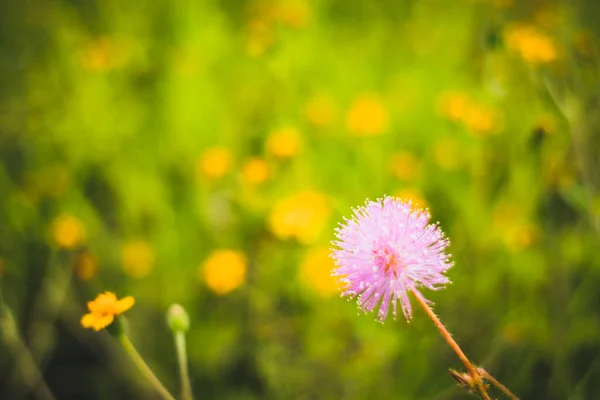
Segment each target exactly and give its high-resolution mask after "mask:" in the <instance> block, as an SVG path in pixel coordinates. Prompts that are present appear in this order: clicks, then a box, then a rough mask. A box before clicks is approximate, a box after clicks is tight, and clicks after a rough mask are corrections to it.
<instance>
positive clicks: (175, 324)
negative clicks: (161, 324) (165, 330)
mask: <svg viewBox="0 0 600 400" xmlns="http://www.w3.org/2000/svg"><path fill="white" fill-rule="evenodd" d="M167 324H168V325H169V328H171V330H172V331H173V332H175V333H177V332H187V331H188V329H190V317H189V315H188V313H187V312H186V311H185V309H184V308H183V307H182V306H180V305H179V304H173V305H171V307H169V311H167Z"/></svg>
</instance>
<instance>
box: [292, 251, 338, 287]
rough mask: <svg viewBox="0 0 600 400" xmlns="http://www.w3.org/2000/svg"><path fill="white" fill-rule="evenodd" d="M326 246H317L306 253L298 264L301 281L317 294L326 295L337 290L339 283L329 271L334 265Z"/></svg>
mask: <svg viewBox="0 0 600 400" xmlns="http://www.w3.org/2000/svg"><path fill="white" fill-rule="evenodd" d="M329 252H330V250H329V249H328V248H327V247H318V248H315V249H312V250H310V251H308V252H307V253H306V255H305V256H304V259H303V261H302V264H301V266H300V277H301V279H302V281H303V282H304V283H305V284H306V285H308V286H309V287H311V288H312V289H313V290H314V291H315V292H317V293H318V294H319V295H321V296H323V297H326V296H330V295H332V294H334V293H338V292H339V285H338V284H337V281H336V279H335V278H334V277H332V276H331V271H332V270H333V268H334V267H335V265H334V263H333V260H332V259H331V257H330V256H329Z"/></svg>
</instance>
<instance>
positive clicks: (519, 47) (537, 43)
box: [505, 25, 558, 64]
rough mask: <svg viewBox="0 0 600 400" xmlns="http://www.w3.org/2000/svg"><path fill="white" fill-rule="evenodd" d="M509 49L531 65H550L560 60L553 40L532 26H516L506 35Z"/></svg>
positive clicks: (509, 29) (510, 28)
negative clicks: (549, 63)
mask: <svg viewBox="0 0 600 400" xmlns="http://www.w3.org/2000/svg"><path fill="white" fill-rule="evenodd" d="M505 42H506V45H507V47H508V48H509V49H510V50H512V51H514V52H516V53H518V54H519V55H520V56H521V57H522V58H523V60H525V62H528V63H531V64H540V63H548V62H551V61H554V60H556V59H557V58H558V50H557V49H556V46H555V44H554V42H553V41H552V39H551V38H550V37H548V36H546V35H544V34H543V33H542V32H540V31H539V30H537V29H536V28H535V27H533V26H530V25H515V26H511V27H509V28H508V29H507V31H506V33H505Z"/></svg>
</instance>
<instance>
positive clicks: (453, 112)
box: [437, 91, 472, 121]
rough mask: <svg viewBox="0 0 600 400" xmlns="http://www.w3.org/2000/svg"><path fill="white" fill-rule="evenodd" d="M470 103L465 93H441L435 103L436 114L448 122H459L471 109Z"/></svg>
mask: <svg viewBox="0 0 600 400" xmlns="http://www.w3.org/2000/svg"><path fill="white" fill-rule="evenodd" d="M471 104H472V101H471V98H470V97H469V95H468V94H467V93H465V92H460V91H452V92H445V93H442V94H441V95H440V96H439V98H438V101H437V108H438V112H439V113H440V114H441V115H442V116H444V117H446V118H448V119H449V120H450V121H461V120H462V119H463V118H464V117H465V115H466V114H467V111H468V110H469V108H470V107H471Z"/></svg>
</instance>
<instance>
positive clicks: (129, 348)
mask: <svg viewBox="0 0 600 400" xmlns="http://www.w3.org/2000/svg"><path fill="white" fill-rule="evenodd" d="M119 341H120V342H121V344H122V345H123V347H124V348H125V351H126V352H127V354H128V355H129V357H131V359H132V360H133V362H134V363H135V365H137V367H138V368H139V370H140V371H141V372H142V374H143V375H144V377H145V378H146V379H147V380H148V381H149V382H150V383H151V384H152V386H153V387H154V389H156V391H157V392H158V393H159V394H160V396H161V397H162V398H163V399H164V400H175V397H173V395H172V394H171V393H169V391H168V390H167V389H165V387H164V386H163V384H162V383H161V382H160V380H159V379H158V378H157V377H156V375H154V372H152V370H151V369H150V367H149V366H148V364H146V362H145V361H144V359H143V358H142V356H140V354H139V353H138V352H137V350H136V349H135V347H134V346H133V343H131V341H130V340H129V338H128V337H127V336H126V335H125V334H123V333H122V334H120V335H119Z"/></svg>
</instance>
